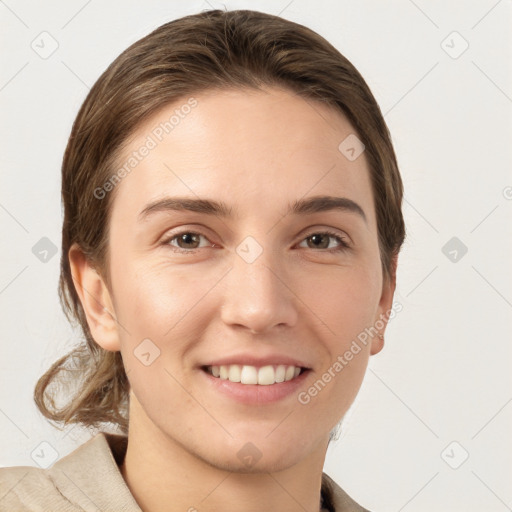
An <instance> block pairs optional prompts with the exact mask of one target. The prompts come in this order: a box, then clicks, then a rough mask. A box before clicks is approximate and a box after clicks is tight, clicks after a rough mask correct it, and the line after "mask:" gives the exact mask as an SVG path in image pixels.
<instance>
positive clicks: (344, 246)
mask: <svg viewBox="0 0 512 512" xmlns="http://www.w3.org/2000/svg"><path fill="white" fill-rule="evenodd" d="M186 234H192V235H199V236H202V237H204V238H206V239H208V238H207V237H206V236H205V235H203V234H202V233H197V232H196V231H181V232H179V233H173V234H172V235H171V236H169V237H167V238H165V239H164V240H162V245H164V246H168V247H170V248H171V250H172V251H174V252H177V253H182V254H184V253H188V254H194V253H196V252H197V251H199V250H200V249H201V248H196V249H182V248H181V247H176V246H174V245H171V244H170V242H172V241H173V240H175V239H176V238H178V237H180V236H182V235H186ZM313 235H328V236H330V237H332V238H335V239H336V240H337V241H338V243H339V245H338V247H335V248H333V249H320V250H319V251H317V252H328V253H338V252H343V251H346V250H348V249H349V248H350V246H349V244H348V243H347V242H346V241H345V239H344V238H343V237H342V236H340V235H339V234H338V233H335V232H333V231H329V230H325V231H312V232H311V233H309V234H308V235H306V236H305V237H304V238H303V239H302V240H301V242H303V241H304V240H307V239H308V238H311V237H312V236H313Z"/></svg>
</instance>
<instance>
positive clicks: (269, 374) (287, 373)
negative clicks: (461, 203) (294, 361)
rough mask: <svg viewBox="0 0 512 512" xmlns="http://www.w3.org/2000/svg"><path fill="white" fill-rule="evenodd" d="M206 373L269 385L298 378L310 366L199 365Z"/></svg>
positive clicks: (239, 382)
mask: <svg viewBox="0 0 512 512" xmlns="http://www.w3.org/2000/svg"><path fill="white" fill-rule="evenodd" d="M201 370H202V371H203V372H205V373H207V374H208V375H210V376H212V377H214V378H216V379H219V380H226V381H230V382H234V383H238V384H246V385H255V384H256V385H260V386H271V385H274V384H280V383H283V382H289V381H292V380H295V379H298V378H299V377H300V376H301V375H303V374H304V373H306V372H308V371H310V368H305V367H299V366H291V365H284V364H279V365H265V366H251V365H242V364H230V365H220V366H201Z"/></svg>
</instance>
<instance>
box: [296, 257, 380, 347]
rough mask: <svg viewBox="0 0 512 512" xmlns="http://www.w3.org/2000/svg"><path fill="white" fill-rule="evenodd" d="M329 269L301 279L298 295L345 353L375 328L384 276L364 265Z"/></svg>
mask: <svg viewBox="0 0 512 512" xmlns="http://www.w3.org/2000/svg"><path fill="white" fill-rule="evenodd" d="M328 270H329V271H328V272H327V271H326V272H325V273H323V272H317V273H315V275H306V276H305V277H303V278H301V288H300V290H301V291H300V293H299V294H298V295H299V297H300V298H301V299H302V300H303V302H304V303H305V304H306V306H307V307H308V309H309V310H310V311H311V312H312V313H314V314H315V315H316V316H317V317H318V319H319V320H320V321H322V323H323V324H324V327H325V329H326V330H327V332H328V333H329V334H330V335H331V336H330V339H332V340H334V345H335V346H337V348H338V349H340V350H341V349H343V348H344V347H345V345H347V344H348V345H350V342H351V340H353V339H355V338H357V335H358V334H359V333H361V332H362V331H364V329H366V328H368V327H370V326H371V325H372V322H373V320H374V316H375V312H376V310H377V306H378V302H379V298H380V294H379V282H380V275H379V272H378V271H375V269H374V268H372V267H370V266H363V265H351V266H347V267H338V268H334V269H333V268H330V269H328Z"/></svg>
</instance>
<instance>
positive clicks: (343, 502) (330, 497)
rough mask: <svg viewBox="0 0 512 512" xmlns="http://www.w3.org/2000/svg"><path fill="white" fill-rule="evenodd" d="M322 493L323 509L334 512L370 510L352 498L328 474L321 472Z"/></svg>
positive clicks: (364, 511)
mask: <svg viewBox="0 0 512 512" xmlns="http://www.w3.org/2000/svg"><path fill="white" fill-rule="evenodd" d="M322 494H323V495H324V496H325V504H324V507H325V510H329V511H330V510H332V511H334V512H370V511H369V510H368V509H366V508H364V507H362V506H361V505H359V504H358V503H357V502H356V501H354V499H352V498H351V497H350V496H349V495H348V494H347V493H346V492H345V491H344V490H343V489H342V488H341V487H340V486H339V485H338V484H337V483H336V482H335V481H334V480H333V479H332V478H331V477H330V476H329V475H327V474H326V473H323V474H322Z"/></svg>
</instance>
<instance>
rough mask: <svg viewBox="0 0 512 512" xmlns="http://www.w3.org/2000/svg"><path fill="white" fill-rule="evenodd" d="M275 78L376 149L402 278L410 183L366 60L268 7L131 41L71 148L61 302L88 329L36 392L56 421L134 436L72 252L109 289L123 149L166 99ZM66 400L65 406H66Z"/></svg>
mask: <svg viewBox="0 0 512 512" xmlns="http://www.w3.org/2000/svg"><path fill="white" fill-rule="evenodd" d="M266 86H275V87H280V88H286V89H287V90H289V91H291V92H293V93H294V94H297V95H298V96H300V97H302V98H305V99H307V100H313V101H317V102H321V103H322V104H326V105H328V106H330V107H332V108H333V109H336V110H337V111H339V112H341V113H343V114H344V115H345V116H346V118H347V119H348V120H349V122H350V123H351V124H352V126H353V128H354V130H355V132H356V133H357V137H358V138H359V139H360V140H361V141H362V142H363V144H364V145H365V156H366V158H367V161H368V165H369V171H370V179H371V184H372V192H373V198H374V204H375V211H376V217H377V219H376V220H377V228H378V242H379V249H380V257H381V264H382V272H383V276H384V279H385V280H388V279H390V278H392V277H393V276H394V272H395V270H394V266H393V261H392V259H393V257H394V256H395V255H397V254H398V252H399V250H400V247H401V245H402V243H403V241H404V238H405V226H404V220H403V217H402V210H401V205H402V194H403V187H402V181H401V178H400V174H399V170H398V166H397V162H396V157H395V153H394V150H393V146H392V143H391V138H390V135H389V131H388V128H387V126H386V123H385V121H384V118H383V116H382V113H381V111H380V108H379V106H378V105H377V102H376V101H375V98H374V97H373V95H372V93H371V91H370V89H369V88H368V86H367V84H366V82H365V81H364V79H363V78H362V76H361V75H360V74H359V72H358V71H357V70H356V68H355V67H354V66H353V65H352V64H351V63H350V62H349V61H348V60H347V59H346V58H345V57H344V56H343V55H341V54H340V52H339V51H338V50H337V49H336V48H334V46H332V45H331V44H330V43H329V42H327V41H326V40H325V39H324V38H322V37H321V36H320V35H318V34H317V33H316V32H314V31H312V30H310V29H308V28H306V27H304V26H302V25H300V24H297V23H293V22H291V21H287V20H285V19H283V18H280V17H277V16H273V15H270V14H265V13H262V12H255V11H249V10H235V11H228V12H225V11H221V10H211V11H205V12H201V13H200V14H195V15H190V16H186V17H183V18H180V19H177V20H174V21H171V22H169V23H166V24H164V25H162V26H160V27H159V28H157V29H156V30H154V31H153V32H151V33H150V34H149V35H147V36H146V37H144V38H142V39H140V40H139V41H137V42H135V43H134V44H132V45H131V46H130V47H129V48H127V49H126V50H125V51H124V52H123V53H121V55H119V57H117V58H116V59H115V60H114V62H112V64H111V65H110V66H109V67H108V68H107V69H106V71H105V72H104V73H103V74H102V75H101V76H100V77H99V79H98V80H97V82H96V83H95V84H94V86H93V87H92V88H91V90H90V92H89V94H88V95H87V97H86V99H85V101H84V103H83V104H82V106H81V108H80V111H79V112H78V115H77V117H76V119H75V122H74V124H73V128H72V131H71V134H70V137H69V141H68V144H67V147H66V151H65V154H64V158H63V162H62V202H63V208H64V220H63V226H62V253H61V269H60V281H59V298H60V301H61V304H62V307H63V310H64V312H65V314H66V317H67V318H68V320H69V321H70V322H71V323H72V324H74V325H78V326H79V327H80V328H81V330H82V332H83V335H84V336H83V339H82V340H81V342H80V344H79V345H78V346H77V347H76V348H74V349H73V350H72V351H71V352H69V353H68V354H66V355H65V356H63V357H61V358H60V359H59V360H57V361H56V362H55V363H54V364H53V365H52V366H51V367H50V368H49V369H48V371H46V373H45V374H44V375H42V376H41V377H40V378H39V380H38V382H37V384H36V387H35V390H34V400H35V402H36V405H37V407H38V409H39V410H40V411H41V413H42V414H43V415H44V416H45V417H46V418H48V419H50V420H51V421H52V422H55V423H57V426H59V424H61V425H64V426H65V425H68V424H80V425H82V426H85V427H88V428H91V427H92V428H96V427H98V426H99V425H101V424H109V423H110V424H113V425H115V426H116V427H117V429H118V430H120V431H121V432H123V433H127V432H128V416H129V400H128V397H129V381H128V379H127V377H126V373H125V370H124V366H123V361H122V358H121V353H120V352H118V351H117V352H112V351H107V350H104V349H103V348H101V347H100V346H99V345H98V344H97V343H96V342H95V341H94V339H93V337H92V335H91V332H90V330H89V326H88V324H87V319H86V315H85V313H84V310H83V308H82V304H81V302H80V299H79V297H78V294H77V292H76V290H75V286H74V283H73V276H72V275H71V269H70V262H69V258H68V252H69V250H70V248H71V246H72V245H73V244H75V243H76V244H78V245H79V247H80V249H81V250H82V252H83V253H84V255H85V256H86V257H87V259H88V260H89V262H90V263H91V264H92V265H93V266H94V267H95V268H96V269H97V271H98V272H99V273H100V275H101V276H102V277H103V278H104V280H105V282H106V284H107V286H108V287H109V288H110V283H111V281H110V277H109V268H108V241H109V229H108V227H109V215H110V211H111V209H112V202H113V200H114V197H115V193H114V192H115V191H114V192H112V193H109V194H106V195H104V194H101V195H100V194H98V192H97V191H98V190H99V189H101V187H103V186H104V184H105V183H107V182H108V181H109V179H111V178H112V176H114V175H115V174H116V171H117V170H118V166H119V162H118V157H119V155H120V153H121V150H122V149H123V147H124V146H125V145H126V143H127V141H128V140H129V137H130V136H131V135H132V134H133V133H134V131H135V130H136V129H137V128H138V126H139V125H140V124H141V123H142V122H143V121H144V120H145V119H147V118H148V117H149V116H150V115H151V114H153V113H154V112H156V111H157V110H158V109H160V108H161V107H163V106H164V105H166V104H169V103H173V102H176V101H177V100H184V101H186V100H187V98H189V97H190V96H191V95H197V94H199V93H200V92H203V91H209V90H225V89H256V90H258V89H261V88H263V87H266ZM340 142H341V141H340ZM103 195H104V197H103ZM62 396H63V397H64V398H65V400H64V403H58V402H57V401H56V399H57V398H58V397H61V398H62ZM59 428H60V427H59Z"/></svg>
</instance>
